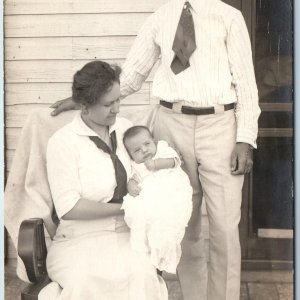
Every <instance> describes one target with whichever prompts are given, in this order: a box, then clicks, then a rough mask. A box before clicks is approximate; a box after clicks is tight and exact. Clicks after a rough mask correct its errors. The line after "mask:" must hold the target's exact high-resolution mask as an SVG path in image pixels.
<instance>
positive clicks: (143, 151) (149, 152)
mask: <svg viewBox="0 0 300 300" xmlns="http://www.w3.org/2000/svg"><path fill="white" fill-rule="evenodd" d="M123 143H124V146H125V148H126V150H127V152H128V153H129V155H130V157H131V159H132V160H134V162H136V163H137V164H140V163H143V162H145V161H146V160H148V159H151V158H152V157H153V156H154V155H155V154H156V143H155V141H154V139H153V136H152V133H151V132H150V130H149V128H148V127H145V126H133V127H130V128H129V129H127V130H126V131H125V133H124V137H123Z"/></svg>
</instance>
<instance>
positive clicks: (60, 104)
mask: <svg viewBox="0 0 300 300" xmlns="http://www.w3.org/2000/svg"><path fill="white" fill-rule="evenodd" d="M50 108H54V110H53V111H52V112H51V116H56V115H58V114H60V113H61V112H63V111H66V110H72V109H79V108H80V105H79V104H77V103H75V102H74V101H73V100H72V98H71V97H70V98H66V99H63V100H59V101H56V102H55V103H54V104H52V105H51V106H50Z"/></svg>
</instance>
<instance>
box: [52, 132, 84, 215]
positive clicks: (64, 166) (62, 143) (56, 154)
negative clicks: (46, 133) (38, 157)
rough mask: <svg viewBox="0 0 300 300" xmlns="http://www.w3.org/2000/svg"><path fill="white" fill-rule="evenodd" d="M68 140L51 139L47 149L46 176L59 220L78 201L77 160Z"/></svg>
mask: <svg viewBox="0 0 300 300" xmlns="http://www.w3.org/2000/svg"><path fill="white" fill-rule="evenodd" d="M69 142H70V141H68V139H62V138H59V137H56V136H54V137H52V138H51V139H50V140H49V142H48V147H47V174H48V180H49V185H50V190H51V194H52V198H53V202H54V206H55V209H56V213H57V215H58V217H59V218H60V219H61V218H62V217H63V216H64V215H65V214H66V213H67V212H69V211H70V210H71V209H72V208H73V207H74V206H75V204H76V203H77V202H78V200H79V199H80V181H79V176H78V159H77V157H76V153H75V151H74V147H71V145H70V143H69Z"/></svg>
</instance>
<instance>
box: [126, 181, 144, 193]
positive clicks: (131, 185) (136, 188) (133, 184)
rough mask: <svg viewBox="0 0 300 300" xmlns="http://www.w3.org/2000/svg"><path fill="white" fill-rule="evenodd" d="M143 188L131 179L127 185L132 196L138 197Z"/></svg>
mask: <svg viewBox="0 0 300 300" xmlns="http://www.w3.org/2000/svg"><path fill="white" fill-rule="evenodd" d="M141 190H142V189H141V187H140V186H139V184H138V182H137V181H136V180H134V179H129V181H128V183H127V191H128V193H129V195H130V196H132V197H136V196H138V195H139V194H140V191H141Z"/></svg>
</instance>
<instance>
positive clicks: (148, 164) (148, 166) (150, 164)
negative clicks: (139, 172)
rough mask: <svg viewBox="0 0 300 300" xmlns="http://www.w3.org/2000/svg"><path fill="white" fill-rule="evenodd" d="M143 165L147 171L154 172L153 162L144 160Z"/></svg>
mask: <svg viewBox="0 0 300 300" xmlns="http://www.w3.org/2000/svg"><path fill="white" fill-rule="evenodd" d="M144 164H145V166H146V168H147V169H148V170H149V171H155V162H154V160H153V159H149V160H146V161H145V162H144Z"/></svg>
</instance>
